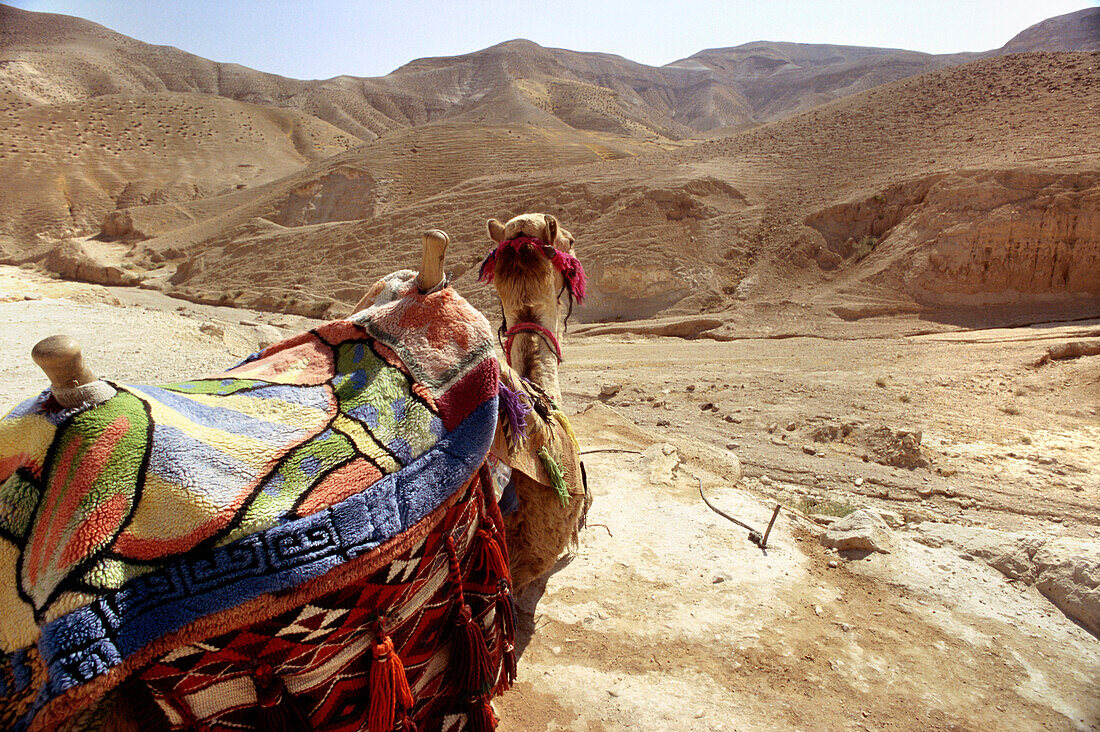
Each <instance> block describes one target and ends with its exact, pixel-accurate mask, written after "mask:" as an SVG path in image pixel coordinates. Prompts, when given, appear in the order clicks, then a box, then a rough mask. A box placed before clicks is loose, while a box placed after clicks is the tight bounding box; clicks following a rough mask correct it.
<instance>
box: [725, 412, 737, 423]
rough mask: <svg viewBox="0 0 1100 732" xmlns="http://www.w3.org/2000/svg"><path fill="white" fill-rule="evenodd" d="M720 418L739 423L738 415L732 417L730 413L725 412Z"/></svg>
mask: <svg viewBox="0 0 1100 732" xmlns="http://www.w3.org/2000/svg"><path fill="white" fill-rule="evenodd" d="M722 419H724V420H726V421H727V422H729V423H730V424H741V418H740V417H734V416H733V415H732V414H727V415H726V416H725V417H723V418H722Z"/></svg>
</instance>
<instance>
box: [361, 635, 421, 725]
mask: <svg viewBox="0 0 1100 732" xmlns="http://www.w3.org/2000/svg"><path fill="white" fill-rule="evenodd" d="M373 651H374V663H372V664H371V667H370V712H369V714H368V716H367V731H368V732H390V730H392V729H393V728H394V724H395V722H394V720H395V719H396V718H397V716H398V713H400V714H401V715H402V716H404V715H405V714H406V713H407V712H408V711H409V710H410V709H412V706H413V695H412V689H410V688H409V680H408V678H407V677H406V676H405V665H404V664H403V663H401V659H400V658H399V657H398V656H397V653H396V652H394V650H393V640H391V639H390V637H389V636H383V637H382V639H381V640H380V641H379V642H378V643H376V644H375V645H374V649H373ZM404 722H405V723H407V724H404V723H403V724H402V727H404V728H407V727H408V724H411V722H410V721H409V720H408V718H407V717H406V718H405V719H404Z"/></svg>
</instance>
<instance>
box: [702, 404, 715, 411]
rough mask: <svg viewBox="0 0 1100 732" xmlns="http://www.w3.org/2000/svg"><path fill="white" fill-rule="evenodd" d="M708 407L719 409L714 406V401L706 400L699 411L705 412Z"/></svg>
mask: <svg viewBox="0 0 1100 732" xmlns="http://www.w3.org/2000/svg"><path fill="white" fill-rule="evenodd" d="M708 409H717V407H715V406H714V402H704V403H703V404H700V405H699V411H701V412H705V411H707V410H708Z"/></svg>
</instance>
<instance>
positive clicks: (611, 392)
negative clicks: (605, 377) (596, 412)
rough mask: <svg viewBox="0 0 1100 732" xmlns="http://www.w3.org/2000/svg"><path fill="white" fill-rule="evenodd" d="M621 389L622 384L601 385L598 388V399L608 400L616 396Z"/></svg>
mask: <svg viewBox="0 0 1100 732" xmlns="http://www.w3.org/2000/svg"><path fill="white" fill-rule="evenodd" d="M622 388H623V385H622V384H614V383H613V384H603V385H602V386H601V387H600V399H610V398H611V397H613V396H615V395H616V394H618V393H619V392H620V391H621V390H622Z"/></svg>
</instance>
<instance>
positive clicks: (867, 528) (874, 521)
mask: <svg viewBox="0 0 1100 732" xmlns="http://www.w3.org/2000/svg"><path fill="white" fill-rule="evenodd" d="M821 541H822V543H823V544H825V546H831V547H834V548H835V549H837V550H839V551H867V552H882V553H883V554H889V553H890V552H891V551H893V549H894V547H895V543H894V536H893V532H891V531H890V527H889V526H888V525H887V524H886V522H885V521H883V519H882V517H881V516H879V515H878V514H877V513H875V512H874V511H871V510H868V509H860V510H859V511H855V512H853V513H850V514H848V515H847V516H845V517H844V518H842V519H841V520H839V521H837V522H836V523H834V524H832V525H831V526H830V527H829V528H828V530H827V531H826V532H825V534H824V535H823V536H822V538H821Z"/></svg>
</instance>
